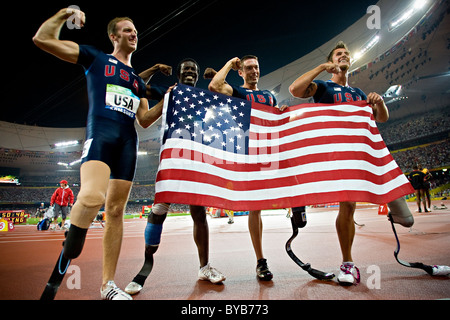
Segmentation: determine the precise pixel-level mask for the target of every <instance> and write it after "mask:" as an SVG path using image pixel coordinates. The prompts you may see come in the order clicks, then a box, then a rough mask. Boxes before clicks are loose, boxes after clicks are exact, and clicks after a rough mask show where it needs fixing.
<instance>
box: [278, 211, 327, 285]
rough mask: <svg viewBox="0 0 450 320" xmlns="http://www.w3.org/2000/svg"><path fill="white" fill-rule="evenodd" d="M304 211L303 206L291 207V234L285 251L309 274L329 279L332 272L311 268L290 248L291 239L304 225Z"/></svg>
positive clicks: (317, 277) (321, 278) (320, 278)
mask: <svg viewBox="0 0 450 320" xmlns="http://www.w3.org/2000/svg"><path fill="white" fill-rule="evenodd" d="M306 222H307V220H306V212H305V207H296V208H292V217H291V224H292V231H293V234H292V236H291V237H290V238H289V240H288V241H287V242H286V252H287V254H288V255H289V257H290V258H291V259H292V260H293V261H294V262H295V263H296V264H297V265H298V266H300V268H302V269H303V270H305V271H306V272H308V273H309V274H310V275H311V276H313V277H314V278H316V279H319V280H331V279H333V278H334V276H335V275H334V274H333V273H325V272H323V271H320V270H317V269H313V268H312V267H311V264H309V263H303V262H302V261H301V260H300V259H299V258H297V256H296V255H295V254H294V252H293V251H292V248H291V243H292V241H293V240H294V239H295V238H296V237H297V235H298V229H299V228H303V227H304V226H306Z"/></svg>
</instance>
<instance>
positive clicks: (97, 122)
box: [78, 45, 146, 181]
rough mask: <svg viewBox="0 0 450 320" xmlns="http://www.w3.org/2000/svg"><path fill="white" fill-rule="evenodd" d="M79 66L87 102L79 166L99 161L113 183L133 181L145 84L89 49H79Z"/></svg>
mask: <svg viewBox="0 0 450 320" xmlns="http://www.w3.org/2000/svg"><path fill="white" fill-rule="evenodd" d="M78 64H80V65H82V66H83V67H84V69H85V74H86V80H87V91H88V99H89V111H88V119H87V125H86V142H85V145H84V148H83V154H82V162H83V163H84V162H86V161H89V160H98V161H102V162H104V163H106V164H107V165H108V166H109V167H110V169H111V178H112V179H122V180H128V181H132V180H133V178H134V174H135V170H136V160H137V148H138V137H137V133H136V129H135V127H134V123H135V118H136V111H137V109H138V107H139V103H140V98H142V97H145V90H146V88H145V83H144V81H143V80H142V79H141V78H140V77H139V76H138V75H137V74H136V73H135V71H134V69H133V68H131V67H129V66H127V65H125V64H123V63H122V62H120V61H119V60H117V59H116V58H115V57H114V56H112V55H108V54H105V53H103V52H102V51H100V50H98V49H96V48H95V47H92V46H84V45H81V46H80V52H79V58H78Z"/></svg>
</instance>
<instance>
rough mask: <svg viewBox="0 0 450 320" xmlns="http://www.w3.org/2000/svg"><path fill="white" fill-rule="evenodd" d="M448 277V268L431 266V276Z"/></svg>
mask: <svg viewBox="0 0 450 320" xmlns="http://www.w3.org/2000/svg"><path fill="white" fill-rule="evenodd" d="M448 275H450V267H448V266H433V276H448Z"/></svg>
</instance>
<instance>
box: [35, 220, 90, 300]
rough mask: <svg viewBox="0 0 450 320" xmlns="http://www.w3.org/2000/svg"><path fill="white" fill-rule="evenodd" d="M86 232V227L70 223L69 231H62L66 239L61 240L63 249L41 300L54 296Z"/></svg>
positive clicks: (78, 253)
mask: <svg viewBox="0 0 450 320" xmlns="http://www.w3.org/2000/svg"><path fill="white" fill-rule="evenodd" d="M86 233H87V229H82V228H78V227H77V226H75V225H71V226H70V229H69V231H66V232H65V233H64V236H65V237H66V240H65V241H64V242H63V249H62V250H61V253H60V255H59V257H58V260H57V261H56V264H55V267H54V268H53V272H52V274H51V275H50V279H49V280H48V282H47V285H46V286H45V289H44V292H43V293H42V295H41V300H53V299H54V298H55V296H56V293H57V292H58V289H59V286H60V285H61V282H62V281H63V279H64V276H65V274H66V272H67V269H68V268H69V265H70V262H71V261H72V260H73V259H75V258H77V257H78V256H79V255H80V253H81V251H82V249H83V246H84V240H85V239H86Z"/></svg>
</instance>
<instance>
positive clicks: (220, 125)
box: [163, 84, 251, 154]
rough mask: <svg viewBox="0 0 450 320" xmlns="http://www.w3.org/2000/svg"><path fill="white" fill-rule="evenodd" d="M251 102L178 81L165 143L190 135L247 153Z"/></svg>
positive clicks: (172, 97) (225, 149) (171, 104)
mask: <svg viewBox="0 0 450 320" xmlns="http://www.w3.org/2000/svg"><path fill="white" fill-rule="evenodd" d="M250 112H251V102H250V101H247V100H243V99H239V98H234V97H229V96H226V95H223V94H220V93H215V92H211V91H209V90H204V89H199V88H194V87H190V86H186V85H182V84H179V85H177V86H176V87H175V88H174V89H173V90H172V94H171V95H170V100H169V104H168V107H167V111H166V123H165V133H164V138H163V143H165V141H166V139H169V138H172V139H173V138H176V139H190V140H192V141H196V142H199V143H202V144H203V145H206V146H210V147H214V148H216V149H219V150H223V151H228V152H232V153H238V154H248V137H249V127H250Z"/></svg>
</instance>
